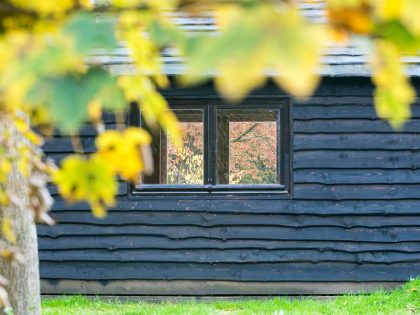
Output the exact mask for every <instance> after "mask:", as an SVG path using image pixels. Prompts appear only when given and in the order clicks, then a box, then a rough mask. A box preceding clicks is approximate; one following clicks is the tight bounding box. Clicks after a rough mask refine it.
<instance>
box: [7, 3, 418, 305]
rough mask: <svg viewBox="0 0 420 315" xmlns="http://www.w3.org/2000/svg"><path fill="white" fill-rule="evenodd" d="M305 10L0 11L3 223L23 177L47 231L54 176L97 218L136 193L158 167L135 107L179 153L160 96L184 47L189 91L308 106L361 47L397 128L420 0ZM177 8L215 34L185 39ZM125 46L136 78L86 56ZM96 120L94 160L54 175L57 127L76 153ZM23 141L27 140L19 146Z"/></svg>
mask: <svg viewBox="0 0 420 315" xmlns="http://www.w3.org/2000/svg"><path fill="white" fill-rule="evenodd" d="M301 2H302V1H297V0H295V1H293V0H289V1H286V0H284V1H280V0H279V1H275V0H265V1H262V0H231V1H229V0H220V1H210V0H195V1H194V0H100V1H99V0H98V1H90V0H62V1H50V0H37V1H26V0H4V1H2V2H1V3H0V60H1V63H0V115H1V117H2V118H5V119H6V118H7V119H8V120H9V121H11V123H12V126H11V127H10V128H8V130H9V131H5V132H2V133H1V134H0V209H1V211H2V214H4V213H6V212H7V211H6V210H5V209H7V208H8V207H10V206H11V205H13V204H15V203H16V202H17V201H16V200H15V199H16V198H15V197H14V196H13V194H12V193H11V192H9V191H8V190H7V189H6V188H4V187H6V185H5V184H6V183H7V182H8V180H9V178H10V174H11V172H13V171H14V170H17V171H18V172H19V173H20V174H21V175H22V176H23V177H24V178H25V179H26V180H27V181H28V182H29V183H30V187H31V188H30V191H28V195H30V198H29V199H28V200H30V202H29V204H28V205H25V207H26V208H28V209H33V210H34V212H35V214H36V215H35V217H36V218H37V219H39V220H41V221H46V222H48V223H51V219H50V218H49V217H48V215H47V211H48V209H49V208H50V207H51V203H52V199H51V196H50V195H49V193H48V190H47V184H48V182H49V181H51V180H52V181H53V182H54V183H55V184H56V185H57V186H58V191H59V192H60V193H61V194H62V196H63V197H64V198H65V199H66V200H68V201H70V202H74V201H87V202H88V203H89V204H90V205H91V207H92V210H93V214H94V215H96V216H98V217H102V216H104V215H105V214H106V207H108V206H111V205H113V204H114V202H115V195H116V194H117V191H118V178H121V179H124V180H128V181H131V182H133V183H137V182H138V181H139V180H140V178H141V173H142V172H151V171H152V165H151V163H152V158H151V157H150V143H151V137H150V135H149V134H148V133H147V132H146V131H145V130H143V129H141V128H137V127H130V128H127V129H125V127H124V117H125V113H126V111H127V109H128V106H129V104H133V103H135V104H137V105H138V106H139V108H140V109H141V111H142V115H143V118H144V120H145V121H146V123H147V124H148V125H149V127H150V129H152V130H153V129H156V128H162V129H163V130H164V131H166V132H167V133H169V135H170V139H171V141H172V142H173V144H174V145H175V147H178V148H180V147H181V143H182V129H181V127H180V126H179V124H178V123H177V119H176V117H175V115H174V114H173V112H171V111H170V109H169V106H168V104H167V103H166V100H165V99H164V97H163V96H162V95H161V93H160V91H161V90H162V89H164V88H166V87H168V86H169V84H170V82H169V80H168V78H167V77H166V75H165V73H164V70H163V65H162V60H161V56H160V53H161V51H162V49H163V48H166V47H172V48H176V50H177V51H178V52H179V54H180V55H181V56H182V57H183V58H184V60H185V63H186V64H185V66H186V69H185V74H183V75H182V76H180V78H179V80H178V81H179V83H182V84H192V83H198V82H202V81H204V80H208V79H209V78H210V77H214V80H215V84H216V87H217V89H218V90H219V91H220V93H221V94H222V95H223V96H225V97H226V98H228V99H230V100H239V99H241V98H243V97H245V96H246V94H247V93H248V92H250V91H251V90H252V89H254V88H257V87H258V86H261V85H263V84H264V82H265V81H266V80H267V79H268V78H272V79H273V81H274V82H276V83H277V85H278V86H279V87H281V88H282V89H284V90H286V91H287V92H289V93H291V94H292V95H294V96H297V97H308V96H310V95H311V93H312V92H313V91H314V89H315V88H316V87H317V84H318V82H319V76H318V75H317V73H319V70H320V68H321V67H323V65H322V64H321V63H320V59H321V56H322V53H323V52H324V51H325V48H326V47H328V46H329V45H331V43H334V44H338V45H340V44H342V45H345V44H346V43H347V42H349V41H351V40H353V39H356V40H357V41H358V42H361V43H363V44H364V45H365V46H366V48H367V50H368V52H369V56H368V57H369V58H368V59H369V60H368V62H367V65H366V66H367V67H368V68H369V69H370V71H371V73H372V81H373V83H374V85H375V91H374V103H375V108H376V111H377V113H378V116H379V117H381V118H384V119H387V120H388V121H389V122H390V123H391V125H392V126H393V127H395V128H399V127H401V126H402V125H403V124H404V122H405V121H406V120H407V119H408V118H409V117H410V104H411V103H412V102H413V101H414V99H415V97H416V95H415V90H414V88H413V87H412V85H411V83H410V79H409V78H408V77H407V76H406V69H405V64H404V63H403V62H402V58H403V57H404V56H406V55H411V54H417V52H418V49H419V47H420V19H419V18H418V16H420V2H419V1H418V0H400V1H395V0H382V1H379V0H347V1H342V0H326V1H325V3H324V2H320V1H305V2H306V4H305V5H307V4H308V3H317V4H318V5H319V4H320V3H321V6H323V7H324V8H325V11H326V21H325V23H321V24H320V23H317V22H314V21H310V20H308V19H307V18H305V17H304V16H302V15H301V13H300V10H299V7H300V4H301ZM92 3H95V6H94V5H93V4H92ZM323 3H324V4H323ZM180 11H182V16H184V17H192V16H203V15H204V16H208V15H210V16H212V17H214V20H215V23H216V27H217V31H216V32H214V33H193V32H186V31H185V30H183V29H181V28H179V27H178V26H177V25H176V24H175V23H174V19H173V16H174V15H176V14H175V13H180ZM120 45H124V46H125V47H126V48H127V49H128V50H129V52H130V56H131V59H132V61H133V66H134V69H133V72H132V73H131V74H129V75H120V76H117V75H114V74H112V73H111V72H110V70H109V69H107V68H105V67H103V65H101V64H97V63H95V62H92V61H91V60H92V59H89V57H90V56H91V54H92V53H93V52H94V51H97V50H101V51H105V52H106V51H108V52H111V51H113V50H115V49H118V48H119V47H120ZM103 112H110V113H113V114H114V115H115V117H116V121H117V125H118V130H105V128H104V124H103V122H102V117H103ZM86 121H90V122H91V123H92V124H94V125H95V126H96V129H97V131H98V137H97V138H96V146H97V152H95V153H93V154H91V155H80V154H76V155H72V156H69V157H67V158H65V159H64V161H63V162H62V164H61V165H60V166H58V167H57V166H55V165H54V163H52V162H51V161H49V160H48V159H46V158H45V156H44V154H43V152H42V150H41V146H42V144H43V142H44V137H48V136H51V135H53V134H54V133H55V132H57V130H58V132H60V133H62V134H64V135H70V136H71V138H72V140H73V141H72V143H73V144H74V146H75V149H76V151H82V149H83V148H82V147H81V146H80V143H79V141H78V138H77V134H78V130H79V129H80V128H81V126H82V125H83V124H84V123H85V122H86ZM33 128H34V129H33ZM2 130H3V129H2ZM13 133H18V134H19V135H20V136H22V137H23V138H24V139H25V141H21V142H19V143H16V142H15V141H12V134H13ZM181 150H182V149H181ZM200 163H201V162H200V161H198V162H197V165H201V164H200ZM1 217H2V218H3V219H2V220H3V222H2V223H1V226H2V235H3V236H4V239H5V244H9V245H13V242H14V239H15V236H14V234H13V231H14V228H13V225H14V222H11V221H10V220H9V219H8V218H7V217H4V215H2V216H1ZM1 244H3V243H1ZM6 247H7V246H6ZM2 252H3V253H7V251H2ZM8 253H10V251H9V252H8ZM5 255H6V254H5ZM3 303H6V302H5V301H3Z"/></svg>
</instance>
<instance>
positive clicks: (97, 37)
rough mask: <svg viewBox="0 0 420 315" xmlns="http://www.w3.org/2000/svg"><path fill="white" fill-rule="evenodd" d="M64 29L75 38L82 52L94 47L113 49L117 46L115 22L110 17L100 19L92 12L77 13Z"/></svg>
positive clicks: (78, 49) (76, 46) (77, 46)
mask: <svg viewBox="0 0 420 315" xmlns="http://www.w3.org/2000/svg"><path fill="white" fill-rule="evenodd" d="M63 31H64V33H65V34H67V35H69V36H71V37H72V38H73V40H74V43H75V48H76V50H77V51H78V52H79V53H80V54H86V53H88V52H89V51H90V50H91V49H94V48H103V49H113V48H115V47H116V46H117V39H116V37H115V30H114V24H113V22H112V20H111V19H110V18H107V19H105V18H104V17H102V18H100V19H98V18H97V17H96V16H95V15H94V14H92V13H86V12H84V13H76V14H74V15H73V16H72V17H71V18H70V20H69V21H68V22H67V24H66V25H65V26H64V28H63Z"/></svg>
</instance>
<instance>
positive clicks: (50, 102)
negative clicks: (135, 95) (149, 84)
mask: <svg viewBox="0 0 420 315" xmlns="http://www.w3.org/2000/svg"><path fill="white" fill-rule="evenodd" d="M98 99H99V100H100V101H101V103H102V105H103V106H104V108H105V109H109V110H122V109H124V107H125V105H126V103H125V101H124V98H123V94H122V92H121V90H120V88H119V87H118V85H117V84H116V82H115V80H114V78H113V77H112V76H111V74H110V73H109V72H107V71H105V70H104V69H100V68H91V69H89V71H88V72H87V73H85V74H83V75H80V74H78V75H63V76H58V77H54V78H49V79H44V80H40V81H38V83H37V84H36V85H35V86H34V87H33V88H32V89H31V90H30V91H29V93H28V95H27V100H28V102H29V104H32V106H39V105H44V106H46V107H47V108H48V109H49V110H50V112H51V116H52V118H53V120H54V122H55V123H56V124H57V126H58V128H59V129H60V130H62V131H64V132H65V133H72V132H75V131H76V130H78V128H79V127H80V124H81V123H83V122H84V121H86V120H87V116H88V104H89V102H90V101H93V100H98Z"/></svg>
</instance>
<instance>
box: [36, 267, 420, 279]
mask: <svg viewBox="0 0 420 315" xmlns="http://www.w3.org/2000/svg"><path fill="white" fill-rule="evenodd" d="M419 273H420V263H400V264H399V263H397V264H390V265H386V264H383V265H379V264H350V263H330V262H328V263H318V264H313V263H283V264H281V263H278V264H267V263H262V264H226V263H225V264H223V263H221V264H192V263H190V264H183V263H180V264H176V263H162V264H159V265H156V264H155V263H141V262H126V263H121V262H117V263H107V262H94V263H89V262H69V263H67V264H63V263H57V262H42V263H41V278H43V279H81V280H124V279H151V280H152V279H160V280H177V279H179V280H181V279H183V280H234V281H261V282H265V281H406V280H408V279H409V278H411V277H413V276H415V275H418V274H419Z"/></svg>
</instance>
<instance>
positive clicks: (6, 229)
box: [1, 218, 16, 244]
mask: <svg viewBox="0 0 420 315" xmlns="http://www.w3.org/2000/svg"><path fill="white" fill-rule="evenodd" d="M1 231H2V233H3V235H4V236H5V237H6V240H7V241H8V242H9V243H11V244H15V243H16V236H15V233H14V231H13V222H12V220H11V219H10V218H3V220H2V222H1Z"/></svg>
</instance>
